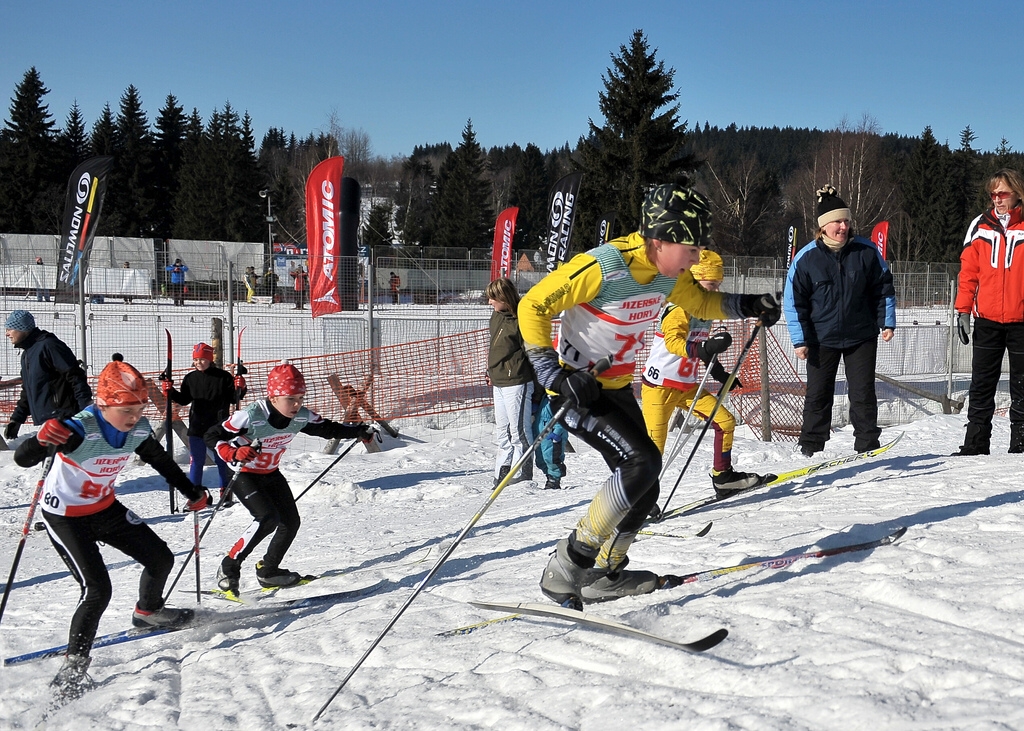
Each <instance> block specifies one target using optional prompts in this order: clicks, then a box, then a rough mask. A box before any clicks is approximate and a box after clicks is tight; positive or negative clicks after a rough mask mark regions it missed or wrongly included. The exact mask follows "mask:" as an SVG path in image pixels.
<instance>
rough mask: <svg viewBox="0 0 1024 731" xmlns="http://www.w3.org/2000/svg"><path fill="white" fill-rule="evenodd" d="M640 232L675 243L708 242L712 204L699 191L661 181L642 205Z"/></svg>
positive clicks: (691, 244)
mask: <svg viewBox="0 0 1024 731" xmlns="http://www.w3.org/2000/svg"><path fill="white" fill-rule="evenodd" d="M640 235H641V236H643V237H644V238H648V239H658V240H660V241H669V242H671V243H673V244H689V245H690V246H707V245H708V244H709V243H710V241H711V208H710V206H708V202H707V201H706V200H705V199H704V197H703V196H702V195H700V193H697V192H696V191H693V190H690V189H689V188H684V187H683V186H681V185H676V184H675V183H667V184H665V185H659V186H657V187H656V188H654V189H653V190H652V191H651V192H650V193H648V194H647V198H646V199H644V202H643V205H642V206H641V207H640Z"/></svg>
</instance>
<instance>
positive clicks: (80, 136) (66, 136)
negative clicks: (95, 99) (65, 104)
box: [57, 101, 90, 180]
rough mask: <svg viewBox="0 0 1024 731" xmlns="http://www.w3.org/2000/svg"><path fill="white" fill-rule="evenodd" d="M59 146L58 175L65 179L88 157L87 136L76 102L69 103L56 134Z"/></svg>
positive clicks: (83, 120)
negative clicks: (69, 108)
mask: <svg viewBox="0 0 1024 731" xmlns="http://www.w3.org/2000/svg"><path fill="white" fill-rule="evenodd" d="M57 140H58V144H59V146H60V172H59V176H60V177H62V178H64V179H65V180H67V179H68V178H69V177H71V173H73V172H74V171H75V168H76V167H78V165H80V164H81V163H83V162H84V161H85V160H87V159H88V158H89V157H90V152H89V151H90V144H89V136H88V135H87V134H86V131H85V118H84V117H82V111H81V110H80V109H79V108H78V102H77V101H76V102H74V103H73V104H72V105H71V111H70V112H68V116H67V119H66V120H65V121H64V128H63V129H62V130H61V131H60V133H59V134H58V135H57Z"/></svg>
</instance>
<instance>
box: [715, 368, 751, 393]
mask: <svg viewBox="0 0 1024 731" xmlns="http://www.w3.org/2000/svg"><path fill="white" fill-rule="evenodd" d="M711 377H712V378H714V379H715V380H716V381H718V382H719V383H725V382H726V381H728V380H729V371H727V370H725V368H724V367H723V366H722V364H721V363H719V362H718V361H715V364H714V365H713V366H711ZM737 388H743V384H742V383H740V379H739V378H734V379H733V381H732V386H730V387H729V390H730V391H733V390H735V389H737Z"/></svg>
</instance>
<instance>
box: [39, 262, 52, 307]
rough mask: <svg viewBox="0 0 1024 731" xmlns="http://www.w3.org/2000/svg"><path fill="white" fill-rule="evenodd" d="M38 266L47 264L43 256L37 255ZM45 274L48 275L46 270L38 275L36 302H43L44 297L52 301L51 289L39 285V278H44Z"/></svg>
mask: <svg viewBox="0 0 1024 731" xmlns="http://www.w3.org/2000/svg"><path fill="white" fill-rule="evenodd" d="M36 266H45V264H43V257H41V256H37V257H36ZM45 276H46V273H45V272H41V273H40V275H39V276H38V277H36V302H42V301H44V299H45V301H47V302H49V301H50V290H48V289H45V288H43V287H40V286H39V280H40V279H42V278H43V277H45Z"/></svg>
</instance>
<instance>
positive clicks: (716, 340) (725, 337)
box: [697, 330, 732, 363]
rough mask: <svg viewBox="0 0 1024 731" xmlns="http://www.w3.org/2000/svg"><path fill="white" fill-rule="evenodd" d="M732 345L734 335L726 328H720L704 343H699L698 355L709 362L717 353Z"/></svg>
mask: <svg viewBox="0 0 1024 731" xmlns="http://www.w3.org/2000/svg"><path fill="white" fill-rule="evenodd" d="M730 345H732V335H730V334H729V333H728V332H726V331H725V330H719V331H718V332H716V333H715V334H714V335H712V336H710V337H709V338H708V339H707V340H705V341H704V342H703V343H698V344H697V357H698V358H700V359H701V360H702V361H704V362H705V363H708V362H709V361H710V360H711V359H712V358H713V357H715V356H716V355H719V354H720V353H724V352H725V351H727V350H728V349H729V346H730Z"/></svg>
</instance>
